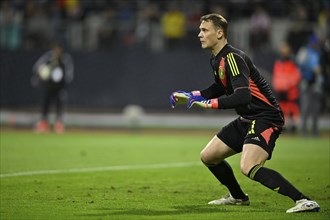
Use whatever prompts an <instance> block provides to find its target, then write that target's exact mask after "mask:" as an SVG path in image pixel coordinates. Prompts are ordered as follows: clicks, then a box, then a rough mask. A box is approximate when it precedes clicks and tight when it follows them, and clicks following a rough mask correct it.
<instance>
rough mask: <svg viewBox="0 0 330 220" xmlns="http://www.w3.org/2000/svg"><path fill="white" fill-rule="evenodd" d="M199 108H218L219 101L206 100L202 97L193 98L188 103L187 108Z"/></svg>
mask: <svg viewBox="0 0 330 220" xmlns="http://www.w3.org/2000/svg"><path fill="white" fill-rule="evenodd" d="M194 105H196V106H198V107H201V108H214V109H217V108H218V106H219V105H218V99H205V98H203V97H202V96H191V97H189V99H188V102H187V108H189V109H190V108H191V107H192V106H194Z"/></svg>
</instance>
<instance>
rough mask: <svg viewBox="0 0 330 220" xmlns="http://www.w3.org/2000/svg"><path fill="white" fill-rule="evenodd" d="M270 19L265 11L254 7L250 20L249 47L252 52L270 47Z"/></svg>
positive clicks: (260, 7)
mask: <svg viewBox="0 0 330 220" xmlns="http://www.w3.org/2000/svg"><path fill="white" fill-rule="evenodd" d="M271 25H272V22H271V18H270V16H269V14H268V13H267V11H266V10H265V9H264V8H263V7H262V6H261V5H256V7H255V11H254V13H253V14H252V16H251V18H250V38H249V39H250V47H251V48H252V49H253V50H258V49H261V48H262V49H263V50H264V49H265V48H269V46H270V34H271V27H272V26H271Z"/></svg>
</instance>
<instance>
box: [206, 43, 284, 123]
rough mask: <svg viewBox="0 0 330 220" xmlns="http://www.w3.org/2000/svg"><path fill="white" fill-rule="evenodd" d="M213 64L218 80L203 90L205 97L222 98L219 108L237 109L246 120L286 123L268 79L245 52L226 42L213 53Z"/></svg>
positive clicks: (215, 77) (219, 101) (215, 78)
mask: <svg viewBox="0 0 330 220" xmlns="http://www.w3.org/2000/svg"><path fill="white" fill-rule="evenodd" d="M211 66H212V69H213V72H214V80H215V83H214V84H212V85H211V86H210V87H209V88H207V89H204V90H202V91H201V95H202V96H203V97H204V98H206V99H213V98H218V103H219V105H218V108H219V109H229V108H234V109H235V110H236V112H237V114H239V115H240V116H242V117H243V118H245V119H248V120H255V119H266V120H270V121H271V122H272V123H273V124H275V125H277V126H283V125H284V117H283V112H282V110H281V108H280V106H279V104H278V102H277V101H276V99H275V97H274V95H273V94H272V91H271V89H270V87H269V85H268V83H267V81H266V80H265V79H264V77H263V76H262V75H261V74H260V72H259V70H258V69H257V67H256V66H255V65H254V64H253V63H252V61H251V59H250V58H249V57H248V56H247V55H246V54H245V53H244V52H243V51H241V50H238V49H237V48H234V47H233V46H231V45H229V44H226V45H225V46H224V47H223V48H222V50H221V51H220V52H219V53H218V54H217V55H216V56H214V55H212V57H211Z"/></svg>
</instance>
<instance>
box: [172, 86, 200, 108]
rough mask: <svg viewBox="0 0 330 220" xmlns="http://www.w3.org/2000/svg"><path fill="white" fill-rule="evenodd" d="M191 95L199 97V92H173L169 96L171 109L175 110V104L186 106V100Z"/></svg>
mask: <svg viewBox="0 0 330 220" xmlns="http://www.w3.org/2000/svg"><path fill="white" fill-rule="evenodd" d="M193 95H195V96H199V95H200V92H199V91H192V92H185V91H182V90H178V91H176V92H173V93H172V94H171V96H170V103H171V107H172V108H175V105H176V104H187V101H188V99H189V98H190V97H192V96H193Z"/></svg>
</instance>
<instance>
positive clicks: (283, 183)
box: [248, 165, 309, 201]
mask: <svg viewBox="0 0 330 220" xmlns="http://www.w3.org/2000/svg"><path fill="white" fill-rule="evenodd" d="M248 176H249V177H250V178H251V179H253V180H255V181H257V182H259V183H261V184H262V185H264V186H266V187H268V188H269V189H271V190H274V191H276V192H278V193H280V194H282V195H285V196H288V197H290V198H291V199H292V200H293V201H297V200H300V199H309V198H308V197H306V196H305V195H303V194H302V193H301V192H300V191H299V190H298V189H296V188H295V187H294V186H293V185H292V184H291V183H290V182H289V181H287V180H286V179H285V178H284V177H283V176H282V175H281V174H279V173H278V172H276V171H274V170H271V169H268V168H265V167H262V165H256V166H254V167H253V168H252V169H251V170H250V172H249V175H248Z"/></svg>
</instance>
